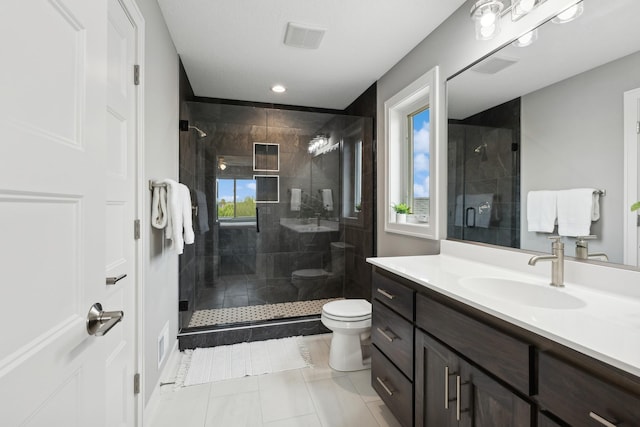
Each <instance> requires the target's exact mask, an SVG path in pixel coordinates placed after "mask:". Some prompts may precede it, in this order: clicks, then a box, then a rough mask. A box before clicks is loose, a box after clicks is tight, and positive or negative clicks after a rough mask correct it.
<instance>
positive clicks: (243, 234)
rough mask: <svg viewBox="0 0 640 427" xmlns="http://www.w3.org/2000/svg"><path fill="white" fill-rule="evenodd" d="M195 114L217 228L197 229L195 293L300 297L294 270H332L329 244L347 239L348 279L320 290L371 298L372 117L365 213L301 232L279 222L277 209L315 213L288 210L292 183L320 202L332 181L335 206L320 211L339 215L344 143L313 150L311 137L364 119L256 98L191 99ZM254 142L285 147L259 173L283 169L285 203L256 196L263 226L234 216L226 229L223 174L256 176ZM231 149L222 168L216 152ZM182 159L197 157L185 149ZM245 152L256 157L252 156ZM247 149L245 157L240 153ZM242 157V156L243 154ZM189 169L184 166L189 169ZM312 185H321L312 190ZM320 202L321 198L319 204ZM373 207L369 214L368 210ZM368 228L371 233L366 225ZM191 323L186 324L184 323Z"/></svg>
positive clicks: (237, 301)
mask: <svg viewBox="0 0 640 427" xmlns="http://www.w3.org/2000/svg"><path fill="white" fill-rule="evenodd" d="M188 107H189V113H190V117H191V121H192V123H193V124H195V125H196V126H198V127H199V128H201V129H203V130H204V131H205V132H206V133H207V136H206V137H205V138H201V139H198V141H197V143H196V144H195V146H190V147H191V148H192V149H193V150H194V152H195V153H196V155H195V160H194V163H195V165H196V170H197V173H195V174H194V175H195V176H194V177H193V188H194V189H200V190H201V191H203V192H204V193H205V194H206V195H207V208H208V212H209V218H208V220H209V224H210V228H211V230H210V231H209V232H207V233H204V234H202V235H198V236H197V241H196V243H197V244H196V248H195V249H196V253H195V258H196V263H195V264H196V265H197V268H196V271H195V292H196V294H197V301H196V303H195V308H196V309H205V308H222V307H233V306H246V305H256V304H265V303H278V302H287V301H295V300H297V299H298V290H297V289H296V288H295V287H294V286H293V285H292V284H291V273H292V271H295V270H299V269H305V268H325V269H330V268H331V266H330V259H331V252H330V243H331V242H334V241H344V240H345V239H349V241H348V242H349V243H351V245H352V246H353V247H352V248H349V249H348V250H347V251H346V253H345V262H346V268H345V277H346V281H345V282H344V283H346V284H347V286H346V289H345V285H344V283H335V281H334V282H332V283H329V284H328V285H327V286H325V287H324V290H325V293H324V294H322V293H319V294H318V295H317V297H318V298H325V297H331V296H349V297H368V294H369V284H368V282H367V281H366V277H367V274H368V272H369V269H368V268H366V263H365V261H364V259H365V258H366V257H367V256H370V255H371V250H369V249H364V245H367V246H368V247H369V248H372V247H373V243H372V230H373V228H374V227H373V223H372V220H371V218H372V215H371V208H372V206H373V204H372V203H371V199H372V193H373V189H372V185H373V175H372V170H373V163H372V159H373V155H372V154H370V153H368V152H367V150H371V149H372V142H371V132H372V129H373V125H372V123H371V120H370V119H366V124H365V125H364V126H365V129H366V130H365V135H364V142H365V145H364V151H365V153H367V154H366V155H365V159H364V160H365V161H364V164H363V175H364V179H363V200H362V202H363V203H362V205H363V212H362V213H361V214H362V220H361V221H360V222H359V223H357V224H347V225H345V224H344V223H342V224H341V225H340V228H339V231H337V232H330V233H301V234H298V233H295V232H293V231H290V230H287V229H284V228H283V227H282V226H281V225H280V218H281V217H282V218H292V217H298V216H301V214H302V216H314V214H313V211H314V210H317V209H311V210H310V211H309V212H305V210H304V209H302V211H301V212H293V211H291V206H290V194H289V193H288V192H287V190H289V189H291V188H300V189H301V190H302V191H303V195H304V196H305V197H311V198H313V199H315V200H316V202H312V203H311V204H313V203H317V201H319V200H320V195H319V193H317V189H320V188H330V189H331V190H332V194H333V202H334V210H333V211H331V212H323V213H322V216H323V217H326V218H329V217H331V218H339V217H340V216H341V210H340V201H341V182H340V176H341V172H340V171H341V165H340V151H339V150H336V151H333V152H331V153H327V154H325V155H323V156H319V157H315V158H312V157H310V156H309V154H308V151H307V147H308V142H309V141H310V140H311V139H312V138H313V137H314V136H315V135H316V134H317V133H324V134H327V135H330V137H331V138H332V140H335V141H339V138H340V135H341V131H342V129H344V128H345V127H348V126H349V125H352V124H353V123H354V121H358V122H361V121H363V120H365V119H361V118H353V117H347V116H339V115H329V114H323V113H309V112H299V111H291V110H273V109H265V108H258V107H250V106H237V105H226V104H211V103H200V102H190V103H188ZM254 142H267V143H275V144H279V146H280V170H279V171H278V172H257V174H266V175H278V176H279V177H280V185H279V188H280V203H274V204H271V203H258V204H257V205H258V207H259V209H260V233H256V230H255V227H254V226H247V225H237V226H230V227H224V228H221V227H219V225H217V224H216V222H215V210H216V207H215V189H216V178H217V177H224V175H225V174H226V175H228V176H231V175H236V176H237V175H244V176H251V175H253V174H254V173H256V172H253V170H252V165H250V164H249V165H245V164H243V162H245V163H246V161H247V160H251V153H252V150H253V143H254ZM219 155H224V156H225V158H226V159H227V158H233V159H235V161H236V163H233V164H230V165H229V166H228V167H227V169H225V171H220V170H219V169H218V168H217V158H218V156H219ZM184 156H185V158H189V157H192V156H191V154H187V153H185V154H184ZM247 156H249V158H248V159H247ZM242 158H244V160H243V159H242ZM238 160H241V161H238ZM185 175H186V174H185ZM314 192H315V194H314ZM316 206H317V204H316ZM365 212H366V214H365ZM367 228H368V232H367V231H365V230H366V229H367ZM183 325H184V323H183Z"/></svg>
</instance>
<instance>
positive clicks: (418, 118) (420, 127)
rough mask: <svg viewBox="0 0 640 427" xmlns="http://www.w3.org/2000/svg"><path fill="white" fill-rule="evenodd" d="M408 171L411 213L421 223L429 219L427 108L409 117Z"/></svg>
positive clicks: (428, 115) (428, 119) (428, 111)
mask: <svg viewBox="0 0 640 427" xmlns="http://www.w3.org/2000/svg"><path fill="white" fill-rule="evenodd" d="M408 119H409V135H408V136H409V137H408V138H407V139H408V141H409V147H408V156H407V157H408V158H407V163H408V168H407V169H408V171H409V179H408V181H409V188H408V193H409V200H408V202H409V203H408V204H409V207H410V208H411V213H413V214H414V215H416V218H417V220H418V221H419V222H427V221H428V218H429V174H430V170H429V164H430V153H429V123H430V110H429V106H426V107H424V108H422V109H420V110H418V111H416V112H414V113H412V114H410V115H409V117H408Z"/></svg>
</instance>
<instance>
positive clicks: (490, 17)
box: [480, 10, 496, 27]
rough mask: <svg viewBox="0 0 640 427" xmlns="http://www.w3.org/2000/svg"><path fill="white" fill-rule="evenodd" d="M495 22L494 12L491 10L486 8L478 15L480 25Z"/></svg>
mask: <svg viewBox="0 0 640 427" xmlns="http://www.w3.org/2000/svg"><path fill="white" fill-rule="evenodd" d="M495 22H496V14H495V13H493V12H492V11H491V10H487V12H485V13H483V14H482V16H481V17H480V25H481V26H482V27H490V26H492V25H493V24H494V23H495Z"/></svg>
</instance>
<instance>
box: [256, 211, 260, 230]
mask: <svg viewBox="0 0 640 427" xmlns="http://www.w3.org/2000/svg"><path fill="white" fill-rule="evenodd" d="M259 232H260V208H256V233H259Z"/></svg>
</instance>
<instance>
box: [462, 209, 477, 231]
mask: <svg viewBox="0 0 640 427" xmlns="http://www.w3.org/2000/svg"><path fill="white" fill-rule="evenodd" d="M469 212H471V213H473V215H472V216H471V218H473V222H472V223H471V224H469ZM465 223H466V225H467V227H469V228H473V227H475V226H476V210H475V208H472V207H468V208H467V209H466V211H465Z"/></svg>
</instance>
